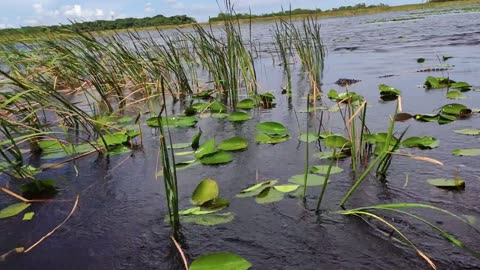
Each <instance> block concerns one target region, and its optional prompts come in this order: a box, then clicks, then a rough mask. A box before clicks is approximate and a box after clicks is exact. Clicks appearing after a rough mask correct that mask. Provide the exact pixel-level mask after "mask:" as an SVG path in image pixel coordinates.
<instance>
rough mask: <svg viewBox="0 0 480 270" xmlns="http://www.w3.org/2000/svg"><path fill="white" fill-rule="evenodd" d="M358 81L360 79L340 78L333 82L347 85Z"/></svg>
mask: <svg viewBox="0 0 480 270" xmlns="http://www.w3.org/2000/svg"><path fill="white" fill-rule="evenodd" d="M358 82H361V80H355V79H345V78H341V79H338V80H337V81H336V82H335V83H336V84H338V85H340V86H347V85H352V84H354V83H358Z"/></svg>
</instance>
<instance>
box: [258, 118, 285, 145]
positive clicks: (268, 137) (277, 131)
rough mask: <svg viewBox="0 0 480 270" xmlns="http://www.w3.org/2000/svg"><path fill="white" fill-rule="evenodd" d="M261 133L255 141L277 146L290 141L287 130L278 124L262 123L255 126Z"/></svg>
mask: <svg viewBox="0 0 480 270" xmlns="http://www.w3.org/2000/svg"><path fill="white" fill-rule="evenodd" d="M255 128H256V129H257V130H258V131H260V133H258V134H257V136H255V141H257V142H258V143H263V144H267V143H268V144H277V143H282V142H286V141H288V140H290V135H288V134H287V128H286V127H285V126H284V125H282V124H280V123H278V122H262V123H259V124H257V125H256V126H255Z"/></svg>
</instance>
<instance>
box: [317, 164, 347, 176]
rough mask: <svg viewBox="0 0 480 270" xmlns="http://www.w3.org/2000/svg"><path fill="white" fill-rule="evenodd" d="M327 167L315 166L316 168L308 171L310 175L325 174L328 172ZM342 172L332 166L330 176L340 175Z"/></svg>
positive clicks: (340, 169)
mask: <svg viewBox="0 0 480 270" xmlns="http://www.w3.org/2000/svg"><path fill="white" fill-rule="evenodd" d="M328 167H330V166H328V165H317V166H313V167H312V168H310V171H311V172H312V173H317V174H327V172H328ZM341 172H343V169H342V168H340V167H337V166H332V168H331V169H330V174H336V173H341Z"/></svg>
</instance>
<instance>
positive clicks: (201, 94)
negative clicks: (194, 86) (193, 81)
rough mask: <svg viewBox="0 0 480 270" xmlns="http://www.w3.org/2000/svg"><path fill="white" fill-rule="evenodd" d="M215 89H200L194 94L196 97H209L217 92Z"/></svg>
mask: <svg viewBox="0 0 480 270" xmlns="http://www.w3.org/2000/svg"><path fill="white" fill-rule="evenodd" d="M215 91H216V90H215V89H208V90H203V91H200V92H198V93H196V94H194V95H193V97H194V98H201V99H209V98H210V97H212V95H213V94H214V93H215Z"/></svg>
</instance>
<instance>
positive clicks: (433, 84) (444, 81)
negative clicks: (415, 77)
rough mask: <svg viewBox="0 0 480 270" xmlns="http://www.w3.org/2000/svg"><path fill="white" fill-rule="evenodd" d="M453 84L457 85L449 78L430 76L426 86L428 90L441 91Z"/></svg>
mask: <svg viewBox="0 0 480 270" xmlns="http://www.w3.org/2000/svg"><path fill="white" fill-rule="evenodd" d="M452 83H455V81H452V80H450V79H448V78H444V77H433V76H428V77H427V79H426V81H425V83H424V86H425V88H427V89H440V88H447V87H448V86H449V85H450V84H452Z"/></svg>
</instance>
